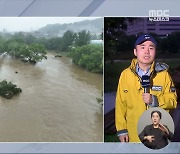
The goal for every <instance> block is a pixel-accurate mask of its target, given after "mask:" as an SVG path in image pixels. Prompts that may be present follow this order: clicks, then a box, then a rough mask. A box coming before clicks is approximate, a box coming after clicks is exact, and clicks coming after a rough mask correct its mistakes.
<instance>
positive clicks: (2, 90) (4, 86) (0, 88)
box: [0, 80, 22, 99]
mask: <svg viewBox="0 0 180 154" xmlns="http://www.w3.org/2000/svg"><path fill="white" fill-rule="evenodd" d="M20 92H22V89H21V88H17V85H14V84H12V83H11V82H7V81H6V80H3V81H2V82H0V95H1V96H2V97H4V98H7V99H10V98H12V97H13V96H14V95H17V94H19V93H20Z"/></svg>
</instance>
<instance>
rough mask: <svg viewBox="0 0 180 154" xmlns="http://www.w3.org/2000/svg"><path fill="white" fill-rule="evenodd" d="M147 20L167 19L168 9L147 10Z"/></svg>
mask: <svg viewBox="0 0 180 154" xmlns="http://www.w3.org/2000/svg"><path fill="white" fill-rule="evenodd" d="M149 21H169V10H149Z"/></svg>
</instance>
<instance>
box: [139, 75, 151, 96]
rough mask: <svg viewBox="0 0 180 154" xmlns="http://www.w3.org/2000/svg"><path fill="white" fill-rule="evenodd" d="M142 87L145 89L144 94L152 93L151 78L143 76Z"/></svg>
mask: <svg viewBox="0 0 180 154" xmlns="http://www.w3.org/2000/svg"><path fill="white" fill-rule="evenodd" d="M141 85H142V87H143V88H144V93H149V92H150V91H149V90H150V76H148V75H143V76H142V78H141Z"/></svg>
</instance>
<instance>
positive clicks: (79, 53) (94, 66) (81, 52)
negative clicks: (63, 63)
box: [71, 44, 103, 73]
mask: <svg viewBox="0 0 180 154" xmlns="http://www.w3.org/2000/svg"><path fill="white" fill-rule="evenodd" d="M71 56H72V60H73V62H74V63H75V64H77V65H80V66H82V67H83V68H86V69H87V70H89V71H91V72H96V73H102V72H103V47H102V45H92V44H89V45H85V46H82V47H77V48H74V49H73V50H72V52H71Z"/></svg>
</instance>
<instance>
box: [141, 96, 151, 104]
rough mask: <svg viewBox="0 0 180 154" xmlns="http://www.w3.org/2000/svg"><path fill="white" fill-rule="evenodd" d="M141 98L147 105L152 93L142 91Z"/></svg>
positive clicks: (149, 102)
mask: <svg viewBox="0 0 180 154" xmlns="http://www.w3.org/2000/svg"><path fill="white" fill-rule="evenodd" d="M142 99H143V102H144V103H146V104H147V105H148V104H151V103H152V101H153V100H152V95H151V94H150V93H143V94H142Z"/></svg>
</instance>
